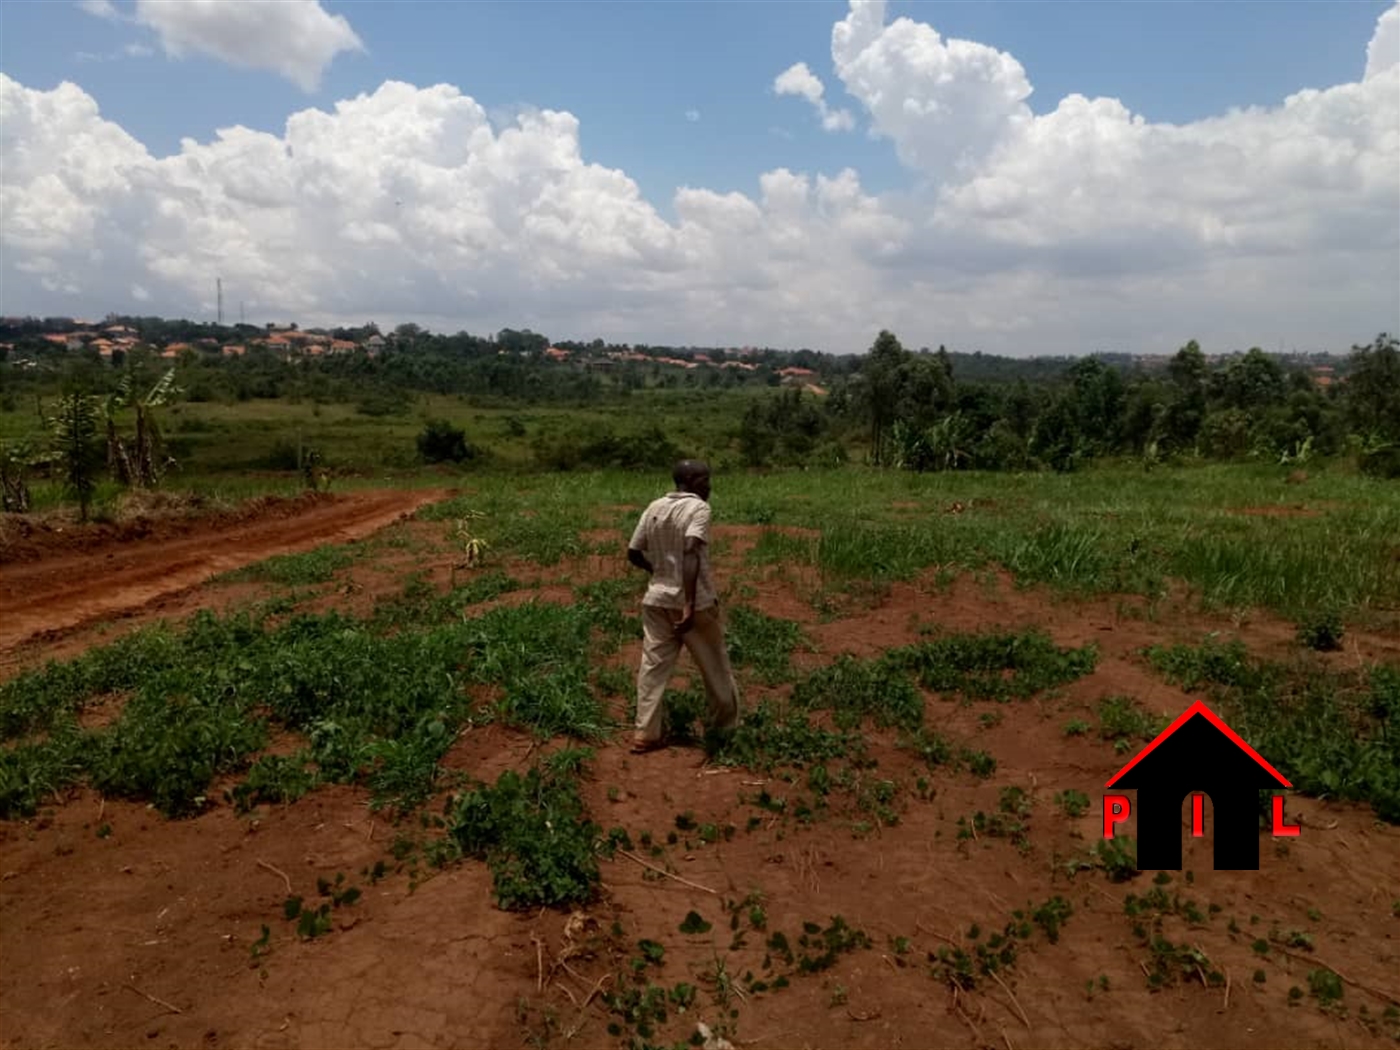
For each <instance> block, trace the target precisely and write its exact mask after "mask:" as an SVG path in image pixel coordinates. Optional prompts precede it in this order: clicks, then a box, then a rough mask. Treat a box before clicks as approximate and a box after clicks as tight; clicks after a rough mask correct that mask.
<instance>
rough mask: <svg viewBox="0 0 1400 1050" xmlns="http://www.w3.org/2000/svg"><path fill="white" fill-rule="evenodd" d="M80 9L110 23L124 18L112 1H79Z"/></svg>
mask: <svg viewBox="0 0 1400 1050" xmlns="http://www.w3.org/2000/svg"><path fill="white" fill-rule="evenodd" d="M78 7H79V8H80V9H81V10H83V11H86V12H87V13H88V14H90V15H94V16H96V17H97V18H105V19H107V20H108V21H109V22H117V21H120V20H121V17H122V14H121V12H120V11H118V10H117V8H116V5H115V4H113V3H112V0H78Z"/></svg>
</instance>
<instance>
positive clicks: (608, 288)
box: [0, 3, 1400, 354]
mask: <svg viewBox="0 0 1400 1050" xmlns="http://www.w3.org/2000/svg"><path fill="white" fill-rule="evenodd" d="M1392 17H1393V16H1391V15H1389V14H1388V15H1387V16H1386V17H1385V18H1382V20H1381V22H1380V23H1379V24H1378V26H1377V31H1376V39H1377V40H1380V41H1381V45H1384V39H1385V34H1386V33H1387V32H1389V31H1391V30H1389V29H1388V28H1387V27H1388V26H1390V25H1392V23H1391V22H1390V21H1387V19H1388V18H1392ZM1357 49H1358V56H1359V53H1360V49H1361V42H1358V44H1357ZM1380 51H1381V46H1379V45H1377V44H1376V42H1375V41H1373V42H1372V47H1371V49H1370V54H1371V56H1372V62H1371V68H1370V69H1369V70H1368V76H1367V77H1365V78H1364V79H1362V80H1359V81H1357V82H1354V83H1344V84H1337V85H1333V86H1330V87H1321V88H1309V89H1306V90H1300V91H1298V92H1296V93H1295V94H1293V95H1291V96H1289V97H1288V98H1286V99H1283V100H1280V102H1279V103H1278V104H1277V105H1272V106H1267V107H1255V108H1250V109H1242V110H1232V111H1229V112H1226V113H1222V114H1220V115H1218V116H1216V117H1213V118H1210V119H1207V120H1201V121H1195V122H1192V123H1186V124H1163V123H1154V122H1151V121H1148V120H1146V119H1144V118H1143V117H1142V116H1140V115H1138V114H1134V113H1132V112H1131V111H1130V110H1129V109H1128V108H1127V107H1126V106H1124V105H1123V104H1122V103H1121V102H1119V101H1118V100H1116V99H1112V98H1088V97H1085V96H1081V95H1070V96H1068V97H1066V98H1064V99H1062V100H1060V102H1059V104H1058V105H1057V106H1055V107H1054V108H1053V109H1051V110H1050V111H1048V112H1046V113H1044V114H1042V115H1039V116H1037V115H1035V114H1033V113H1032V112H1030V111H1029V109H1028V108H1027V107H1026V105H1025V100H1026V98H1027V97H1028V96H1029V93H1030V78H1029V75H1028V74H1027V73H1026V71H1025V70H1024V69H1023V68H1022V67H1021V66H1020V64H1019V63H1018V62H1017V61H1016V60H1015V59H1014V58H1013V57H1012V56H1010V55H1008V54H1006V53H1004V52H1001V51H998V50H996V49H994V48H992V47H989V46H986V45H983V44H978V43H971V42H959V41H956V40H946V39H944V38H943V37H941V36H940V35H939V34H938V33H937V32H936V31H935V30H934V29H933V28H932V27H929V26H925V25H920V24H918V23H915V22H912V21H910V20H908V19H898V20H896V21H894V22H892V23H890V24H886V23H885V21H884V16H883V11H882V10H881V8H880V5H878V4H861V3H857V4H856V5H853V7H852V10H851V13H850V15H849V16H848V17H846V18H844V19H843V20H842V21H840V22H839V23H837V25H836V26H835V27H834V30H833V35H832V57H833V60H834V63H835V68H836V70H837V72H838V75H840V76H841V78H842V83H843V85H844V87H845V89H846V90H847V91H848V92H849V93H850V94H851V95H852V97H854V98H856V99H857V100H859V101H860V103H861V104H862V106H864V107H865V109H866V110H867V112H868V114H869V117H870V120H871V124H872V127H873V129H874V130H875V131H876V133H878V134H879V135H882V136H885V137H886V138H888V139H889V140H890V141H891V143H892V145H893V148H894V149H895V150H896V151H897V152H898V155H899V156H900V157H901V158H902V159H903V160H904V162H905V163H906V164H907V165H908V166H909V168H910V169H911V172H912V174H913V176H914V178H913V179H912V180H911V186H910V187H909V188H907V189H904V190H901V191H898V192H890V193H884V194H874V193H871V192H869V191H868V190H867V189H866V188H865V187H864V186H863V185H862V183H861V180H860V177H859V175H858V173H857V172H856V171H854V170H851V169H848V168H843V169H841V170H839V171H837V172H836V173H835V174H831V173H827V174H819V173H811V172H801V171H794V170H790V169H788V168H779V169H777V170H774V171H769V172H766V173H763V174H760V175H756V177H755V182H754V185H753V189H752V190H751V191H750V192H747V193H740V192H729V193H719V192H716V191H714V190H710V189H706V188H703V187H697V186H683V187H681V188H680V189H678V190H677V191H676V193H675V196H674V200H673V202H672V203H673V209H672V212H673V214H674V218H671V219H668V218H666V217H663V215H662V214H661V213H660V212H659V211H658V210H657V209H656V208H655V207H654V206H653V205H652V203H651V202H649V201H648V200H646V199H645V198H644V197H643V196H642V194H641V192H640V190H639V188H638V186H637V184H636V182H635V181H633V179H632V178H630V177H629V176H628V175H627V173H625V172H623V171H620V170H617V169H615V168H610V167H607V166H605V165H603V164H600V163H596V162H594V161H593V160H592V159H589V158H585V157H584V156H583V154H582V150H581V147H580V129H579V124H578V121H577V120H576V119H575V118H574V117H573V116H572V115H571V114H569V113H566V112H560V111H553V110H531V109H526V108H520V109H517V110H515V111H512V112H511V113H510V115H509V116H508V118H506V117H498V118H497V119H494V120H493V119H492V118H491V115H490V114H488V113H487V112H486V111H484V110H483V108H482V106H481V105H480V104H479V103H478V102H476V101H475V100H473V99H472V98H470V97H468V96H466V95H464V94H463V93H462V92H461V91H460V90H458V89H457V88H455V87H452V86H449V85H443V84H438V85H431V86H415V85H412V84H407V83H401V82H397V81H389V82H386V83H384V84H382V85H380V86H379V87H378V88H377V89H375V90H374V91H371V92H367V93H365V94H361V95H359V96H357V97H354V98H350V99H344V100H342V101H339V102H337V103H335V104H334V106H332V107H329V108H324V109H322V108H311V109H304V110H302V111H300V112H297V113H293V114H292V115H291V116H290V117H289V118H288V119H287V121H286V124H285V126H284V127H283V129H281V131H280V132H278V133H267V132H261V131H252V130H249V129H247V128H242V127H231V128H225V129H223V130H221V131H220V132H218V134H217V135H216V136H214V137H213V138H212V140H209V141H194V140H185V141H184V142H183V143H182V144H181V147H180V149H179V151H178V152H177V153H174V154H172V155H170V156H164V157H158V156H154V155H152V154H151V153H150V151H149V150H148V149H147V148H146V147H145V146H144V145H143V144H142V143H141V142H139V141H137V140H136V139H134V138H133V137H132V136H131V135H129V134H128V133H127V132H126V131H125V130H123V129H122V128H121V127H120V126H118V125H117V124H115V123H113V122H112V121H110V120H107V119H106V118H104V117H103V116H102V114H101V113H100V111H99V108H98V105H97V103H96V101H95V100H94V99H93V98H92V97H90V96H89V95H88V94H87V93H86V92H84V91H83V90H82V89H80V88H79V87H77V86H75V85H73V84H67V83H65V84H61V85H59V86H58V87H57V88H54V89H52V90H41V89H35V88H31V87H27V86H25V85H22V84H20V83H18V82H16V81H14V80H13V79H11V78H9V77H7V76H5V75H4V74H0V127H3V134H0V171H3V179H2V180H0V215H2V216H3V222H0V259H3V263H0V265H3V267H4V270H3V272H0V312H3V313H6V314H14V313H39V314H62V313H66V314H68V315H70V316H73V315H76V316H87V315H93V314H96V315H98V316H100V315H101V314H102V313H103V312H105V311H107V310H135V309H138V308H139V309H140V312H142V313H150V312H159V313H165V314H170V315H184V316H196V317H209V316H212V312H213V307H214V278H215V277H216V276H222V278H223V280H224V292H225V298H226V299H230V298H236V299H237V300H239V301H243V302H246V303H247V304H248V307H249V311H250V314H249V316H250V317H253V316H257V317H259V318H264V319H282V320H291V319H295V320H298V321H300V322H301V323H303V324H308V325H310V324H324V323H334V322H342V321H351V322H360V321H363V319H364V318H366V317H375V318H378V319H380V320H381V321H386V322H392V323H397V322H399V321H417V322H418V323H420V324H424V325H427V326H429V327H434V328H439V329H447V330H456V329H458V328H466V329H468V330H469V331H474V332H489V331H492V330H495V329H498V328H501V327H505V326H512V327H522V326H529V327H531V328H534V329H535V330H537V331H544V332H546V333H548V334H551V335H552V336H554V337H555V338H566V337H569V336H578V337H583V338H591V337H593V336H595V335H597V336H603V337H605V338H611V339H623V340H636V341H645V342H679V343H712V344H722V345H737V344H743V343H761V344H770V345H786V346H802V345H806V346H813V347H820V348H824V349H830V350H836V351H843V350H859V349H864V348H865V347H868V346H869V344H870V342H871V340H872V338H873V336H874V334H875V333H876V332H877V331H878V330H879V329H880V328H882V327H889V328H892V329H893V330H895V331H896V332H898V333H899V334H900V336H901V337H902V338H903V339H904V340H905V341H906V342H907V343H910V344H912V345H916V346H917V345H937V344H938V343H946V344H947V345H948V346H950V347H955V348H961V349H981V350H984V351H988V352H1003V353H1023V354H1024V353H1031V352H1042V353H1084V352H1090V351H1094V350H1107V349H1126V350H1137V351H1142V352H1153V351H1171V350H1174V349H1175V348H1176V347H1177V346H1180V345H1181V344H1182V343H1184V342H1185V341H1186V340H1187V339H1190V338H1193V337H1194V338H1198V339H1200V340H1201V341H1202V343H1203V344H1204V345H1205V346H1206V348H1207V349H1208V350H1228V349H1237V348H1243V347H1248V346H1251V345H1262V346H1266V347H1270V348H1272V347H1274V346H1276V345H1277V344H1278V342H1279V341H1280V340H1281V341H1283V342H1284V343H1285V345H1296V346H1298V347H1300V348H1319V349H1321V348H1331V349H1345V348H1346V347H1347V346H1349V345H1350V344H1351V343H1353V342H1359V341H1362V340H1369V339H1370V338H1371V337H1373V336H1374V335H1375V333H1376V332H1378V331H1400V296H1397V293H1396V288H1397V287H1400V179H1397V172H1400V64H1397V63H1392V64H1390V65H1389V66H1384V65H1381V66H1379V67H1378V64H1377V62H1376V61H1375V60H1374V56H1375V55H1376V54H1378V53H1380ZM1358 64H1359V60H1358ZM804 72H805V73H806V76H804V75H803V73H804ZM809 78H810V79H809ZM779 79H780V80H781V81H782V82H783V84H784V86H785V87H786V88H787V89H788V90H786V91H785V92H783V93H786V94H795V95H798V96H800V97H803V98H806V99H808V101H809V102H810V101H811V100H812V99H814V98H815V99H816V100H817V101H819V102H820V101H822V100H823V99H824V97H825V93H824V92H822V91H821V90H820V89H821V84H820V82H819V81H816V78H815V76H813V75H812V74H811V71H810V70H808V69H807V68H806V67H805V66H801V68H800V69H799V68H798V67H793V69H791V70H788V71H787V72H786V73H785V74H783V77H780V78H779ZM814 81H816V82H815V84H814V83H813V82H814ZM776 86H777V85H775V87H776ZM254 311H256V312H254Z"/></svg>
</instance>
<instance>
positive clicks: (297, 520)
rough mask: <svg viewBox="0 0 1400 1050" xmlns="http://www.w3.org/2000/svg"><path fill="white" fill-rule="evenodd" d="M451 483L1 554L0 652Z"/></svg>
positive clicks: (287, 549) (135, 605) (392, 514)
mask: <svg viewBox="0 0 1400 1050" xmlns="http://www.w3.org/2000/svg"><path fill="white" fill-rule="evenodd" d="M447 495H448V493H447V492H446V491H439V490H429V489H422V490H417V491H393V490H389V491H368V492H355V493H350V494H347V495H344V496H335V497H322V498H320V499H316V500H284V501H263V502H262V504H260V506H259V508H258V510H259V512H258V513H255V514H253V515H252V516H241V517H238V518H235V519H234V520H233V521H228V520H211V521H204V522H201V521H198V520H196V521H195V522H193V523H192V524H190V525H189V526H188V527H185V528H182V529H181V530H180V531H179V532H178V533H177V534H175V535H160V534H159V530H157V535H154V536H147V537H146V538H145V539H141V540H137V541H125V542H124V541H122V540H121V539H120V538H117V537H112V536H106V537H104V536H101V535H95V536H94V537H93V542H91V543H88V544H80V545H77V546H76V547H75V548H74V549H70V550H61V551H58V552H55V553H53V554H51V555H49V556H45V557H39V558H34V559H29V560H24V561H15V562H11V563H10V564H0V609H3V610H4V615H3V616H0V652H3V651H5V650H8V649H11V648H13V647H15V646H19V645H22V644H23V643H25V642H26V641H29V640H31V639H33V638H35V637H37V636H41V635H46V634H50V633H52V632H55V631H63V630H69V629H72V628H74V627H78V626H80V625H82V624H84V623H88V622H90V621H92V620H96V619H100V618H103V617H110V616H114V615H118V614H123V613H127V612H130V611H132V610H135V609H139V608H141V607H142V606H144V605H147V604H149V603H151V602H153V601H156V600H158V599H161V598H165V597H168V596H169V595H171V594H174V593H177V592H179V591H183V590H186V589H188V588H190V587H194V586H197V585H198V584H200V583H202V582H203V581H205V580H207V579H209V578H210V577H211V576H215V575H218V574H219V573H224V572H229V571H231V570H233V569H237V568H240V567H242V566H244V565H248V564H250V563H252V562H256V561H262V560H263V559H265V558H270V557H273V556H274V555H278V554H290V553H294V552H297V551H304V550H309V549H311V548H313V547H318V546H320V545H322V544H325V543H347V542H349V541H351V540H357V539H362V538H364V537H365V536H369V535H371V534H372V533H375V532H377V531H379V530H380V529H382V528H384V527H385V526H387V525H391V524H393V523H394V522H395V521H397V520H399V519H400V518H403V517H405V516H407V515H409V514H412V513H413V512H414V511H416V510H417V509H418V508H420V507H422V506H424V505H426V504H429V503H433V502H435V501H437V500H440V499H443V498H445V497H446V496H447Z"/></svg>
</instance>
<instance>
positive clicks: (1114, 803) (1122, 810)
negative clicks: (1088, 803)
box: [1103, 795, 1132, 839]
mask: <svg viewBox="0 0 1400 1050" xmlns="http://www.w3.org/2000/svg"><path fill="white" fill-rule="evenodd" d="M1131 811H1132V807H1131V806H1130V805H1129V804H1128V796H1127V795H1105V796H1104V797H1103V837H1104V838H1106V839H1111V838H1113V825H1115V824H1121V823H1123V821H1125V820H1127V819H1128V814H1129V813H1130V812H1131Z"/></svg>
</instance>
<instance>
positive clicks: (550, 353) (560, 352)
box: [544, 346, 569, 361]
mask: <svg viewBox="0 0 1400 1050" xmlns="http://www.w3.org/2000/svg"><path fill="white" fill-rule="evenodd" d="M544 356H545V357H547V358H549V359H550V360H551V361H567V360H568V359H569V351H567V350H564V349H561V348H560V347H557V346H551V347H548V348H546V349H545V352H544Z"/></svg>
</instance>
